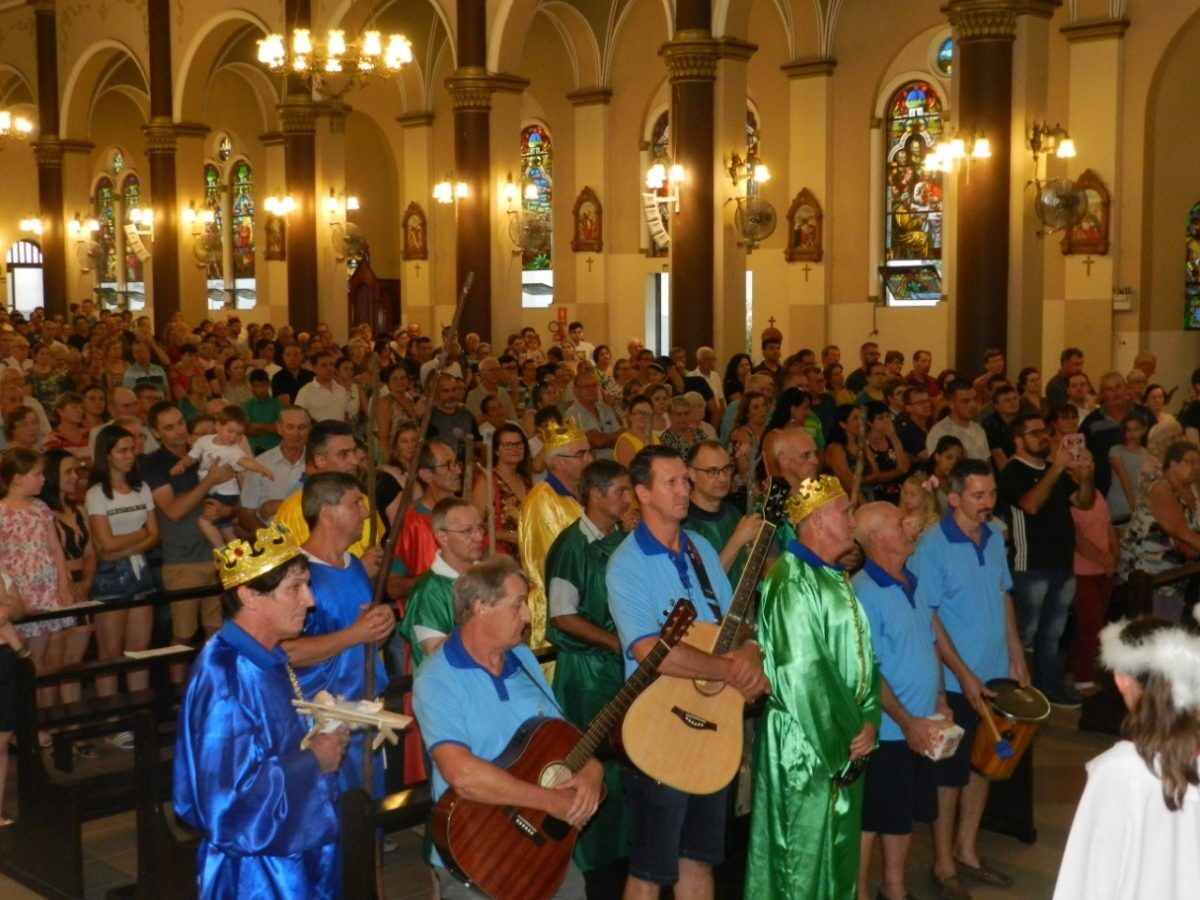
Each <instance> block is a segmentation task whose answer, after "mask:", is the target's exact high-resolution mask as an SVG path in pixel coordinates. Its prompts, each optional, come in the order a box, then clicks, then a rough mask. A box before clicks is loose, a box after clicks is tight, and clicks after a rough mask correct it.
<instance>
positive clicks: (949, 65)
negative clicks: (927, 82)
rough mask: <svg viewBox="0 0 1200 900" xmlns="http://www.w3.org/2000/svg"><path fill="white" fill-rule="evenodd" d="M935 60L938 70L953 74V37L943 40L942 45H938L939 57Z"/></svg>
mask: <svg viewBox="0 0 1200 900" xmlns="http://www.w3.org/2000/svg"><path fill="white" fill-rule="evenodd" d="M935 61H936V62H937V68H938V71H939V72H941V73H942V74H943V75H952V74H953V73H954V40H953V38H946V39H945V40H944V41H942V43H941V46H939V47H938V51H937V59H936V60H935Z"/></svg>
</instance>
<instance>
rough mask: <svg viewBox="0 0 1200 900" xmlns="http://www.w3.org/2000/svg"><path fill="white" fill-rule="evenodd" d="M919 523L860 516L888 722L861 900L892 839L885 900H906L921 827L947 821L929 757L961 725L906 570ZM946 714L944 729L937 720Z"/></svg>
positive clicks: (879, 511) (866, 830)
mask: <svg viewBox="0 0 1200 900" xmlns="http://www.w3.org/2000/svg"><path fill="white" fill-rule="evenodd" d="M918 529H919V523H918V522H917V521H915V520H914V519H911V518H908V519H906V518H904V516H903V514H902V513H901V512H900V510H899V509H898V508H897V507H896V506H894V505H893V504H891V503H886V502H883V501H880V502H876V503H868V504H866V505H865V506H862V507H860V508H859V509H858V512H857V513H856V514H855V516H854V534H855V539H856V540H857V541H858V543H859V544H860V545H861V546H862V548H863V551H864V553H865V554H866V560H865V562H864V564H863V568H862V570H861V571H859V573H858V574H857V575H855V576H854V580H853V581H852V582H851V585H852V586H853V588H854V594H855V596H857V597H858V599H859V602H860V603H862V605H863V609H864V610H865V611H866V613H867V620H868V621H869V622H870V623H871V642H872V644H873V645H874V647H875V656H876V657H877V658H878V659H879V671H880V705H882V707H883V721H882V723H881V724H880V728H879V748H878V749H877V750H876V751H875V752H874V753H873V754H872V755H871V760H870V762H869V763H867V772H866V776H865V779H864V781H865V784H864V787H863V814H862V832H863V834H862V843H861V847H862V858H861V861H860V863H859V873H858V896H859V897H870V896H871V892H870V890H869V889H868V878H869V874H870V868H871V851H872V849H873V847H874V844H875V838H876V836H877V835H880V836H882V845H883V885H882V887H880V889H879V896H881V897H884V898H886V900H905V898H906V897H908V896H910V895H909V893H908V888H907V887H906V886H905V883H904V868H905V864H906V862H907V860H908V849H909V845H910V844H911V843H912V828H913V822H932V821H933V820H934V819H935V818H937V786H936V784H935V783H934V779H933V763H932V761H931V760H930V759H929V758H928V757H926V756H925V753H926V752H928V751H929V750H930V749H931V748H932V746H933V743H934V740H935V738H936V737H937V729H939V728H941V727H943V726H945V725H948V724H950V722H952V721H953V716H952V714H951V712H950V708H949V706H947V705H946V696H945V693H944V692H943V691H942V666H941V663H940V661H939V660H938V655H937V648H936V646H935V644H934V636H933V614H932V613H931V612H930V609H929V607H928V605H926V603H925V600H924V596H923V591H922V590H921V589H920V587H919V586H918V583H917V576H916V575H914V574H913V573H912V572H910V571H909V569H908V566H907V565H906V563H907V561H908V558H909V557H910V556H912V553H913V550H915V549H916V538H917V533H918ZM935 714H940V715H941V716H942V718H943V721H941V722H936V721H934V720H933V719H931V718H930V717H931V716H933V715H935Z"/></svg>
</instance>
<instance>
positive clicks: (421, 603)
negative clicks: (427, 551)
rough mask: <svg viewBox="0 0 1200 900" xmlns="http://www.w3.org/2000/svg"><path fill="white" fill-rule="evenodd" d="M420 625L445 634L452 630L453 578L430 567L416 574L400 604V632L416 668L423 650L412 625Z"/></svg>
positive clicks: (423, 657) (423, 655)
mask: <svg viewBox="0 0 1200 900" xmlns="http://www.w3.org/2000/svg"><path fill="white" fill-rule="evenodd" d="M418 625H421V626H423V627H425V628H431V629H433V630H434V631H440V632H441V633H442V634H444V635H446V636H447V637H448V636H449V635H450V632H452V631H453V630H454V581H453V579H450V578H447V577H446V576H445V575H439V574H438V573H437V572H435V571H433V570H432V569H428V570H426V572H425V573H424V574H423V575H422V576H421V577H420V578H418V579H417V580H416V581H415V582H414V583H413V586H412V590H411V591H410V592H409V595H408V600H407V601H406V602H405V604H404V618H403V619H401V620H400V626H399V628H400V633H401V634H402V635H404V639H405V640H407V641H408V643H409V646H410V647H411V648H412V668H413V671H414V672H415V671H417V669H418V668H419V667H420V665H421V663H422V662H424V661H425V652H424V651H423V650H422V649H421V643H420V641H418V640H417V635H416V627H417V626H418Z"/></svg>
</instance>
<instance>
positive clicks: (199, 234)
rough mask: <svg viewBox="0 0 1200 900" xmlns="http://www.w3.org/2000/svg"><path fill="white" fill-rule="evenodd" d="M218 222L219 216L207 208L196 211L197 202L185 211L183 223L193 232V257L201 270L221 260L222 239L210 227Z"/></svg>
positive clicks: (188, 206)
mask: <svg viewBox="0 0 1200 900" xmlns="http://www.w3.org/2000/svg"><path fill="white" fill-rule="evenodd" d="M216 221H217V214H216V213H215V212H214V211H213V210H211V209H208V208H207V207H205V208H204V209H196V203H195V201H191V202H189V203H188V205H187V208H186V209H184V211H183V222H184V224H185V225H187V226H188V227H189V228H190V229H191V231H192V255H193V256H194V257H195V258H196V265H197V266H199V267H200V268H201V269H206V268H208V266H209V265H210V264H212V263H215V262H220V260H221V237H220V235H218V234H217V233H216V232H215V231H210V230H209V226H211V225H212V224H213V223H214V222H216Z"/></svg>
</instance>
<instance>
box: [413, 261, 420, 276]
mask: <svg viewBox="0 0 1200 900" xmlns="http://www.w3.org/2000/svg"><path fill="white" fill-rule="evenodd" d="M413 268H414V269H415V270H416V272H417V277H418V278H420V277H421V264H420V263H417V264H416V265H415V266H413Z"/></svg>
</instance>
